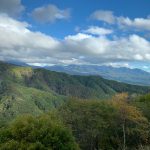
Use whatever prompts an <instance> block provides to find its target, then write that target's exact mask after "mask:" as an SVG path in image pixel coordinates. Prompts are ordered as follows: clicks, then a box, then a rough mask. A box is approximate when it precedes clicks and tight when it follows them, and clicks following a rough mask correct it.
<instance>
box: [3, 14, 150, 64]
mask: <svg viewBox="0 0 150 150" xmlns="http://www.w3.org/2000/svg"><path fill="white" fill-rule="evenodd" d="M29 27H30V25H29V24H28V23H27V22H21V21H17V20H15V19H12V18H10V17H9V16H7V15H2V14H0V35H1V36H0V60H15V61H23V62H26V63H30V64H41V65H44V64H104V63H105V64H106V63H113V64H115V63H118V62H132V61H141V62H142V61H150V42H149V41H148V40H146V39H145V38H143V37H140V36H138V35H136V34H133V35H129V36H128V37H118V38H115V39H109V38H108V37H107V35H102V36H101V35H99V36H95V34H88V33H84V32H80V33H77V34H75V35H68V36H66V37H64V39H63V40H58V39H56V38H55V37H51V36H48V35H46V34H43V33H41V32H35V31H31V30H30V28H29Z"/></svg>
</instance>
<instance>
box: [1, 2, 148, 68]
mask: <svg viewBox="0 0 150 150" xmlns="http://www.w3.org/2000/svg"><path fill="white" fill-rule="evenodd" d="M149 8H150V2H149V1H143V0H138V1H137V0H132V1H131V0H119V1H118V0H80V1H77V0H63V1H62V0H38V1H36V0H11V1H10V0H1V1H0V54H1V55H0V59H1V60H6V61H8V60H9V61H22V62H25V63H28V64H32V65H41V66H44V65H54V64H58V65H69V64H77V65H81V64H83V65H86V64H88V65H89V64H91V65H93V64H95V65H112V66H114V67H120V66H125V67H130V68H141V69H144V70H146V71H150V9H149Z"/></svg>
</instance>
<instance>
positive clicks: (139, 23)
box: [117, 17, 150, 30]
mask: <svg viewBox="0 0 150 150" xmlns="http://www.w3.org/2000/svg"><path fill="white" fill-rule="evenodd" d="M117 20H118V24H120V25H121V26H122V27H131V28H133V29H134V28H136V29H138V30H150V18H135V19H133V20H131V19H130V18H128V17H126V18H125V17H118V18H117Z"/></svg>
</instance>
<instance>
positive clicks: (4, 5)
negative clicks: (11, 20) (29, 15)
mask: <svg viewBox="0 0 150 150" xmlns="http://www.w3.org/2000/svg"><path fill="white" fill-rule="evenodd" d="M23 10H24V6H23V5H22V4H21V0H0V13H6V14H8V15H10V16H13V17H16V16H18V15H20V13H21V12H22V11H23Z"/></svg>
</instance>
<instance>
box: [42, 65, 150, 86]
mask: <svg viewBox="0 0 150 150" xmlns="http://www.w3.org/2000/svg"><path fill="white" fill-rule="evenodd" d="M44 68H46V69H49V70H53V71H58V72H65V73H69V74H73V75H100V76H102V77H103V78H106V79H110V80H116V81H120V82H125V83H130V84H135V85H148V86H149V85H150V73H149V72H146V71H143V70H141V69H130V68H127V67H118V68H116V67H112V66H96V65H68V66H57V65H54V66H48V67H44Z"/></svg>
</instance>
